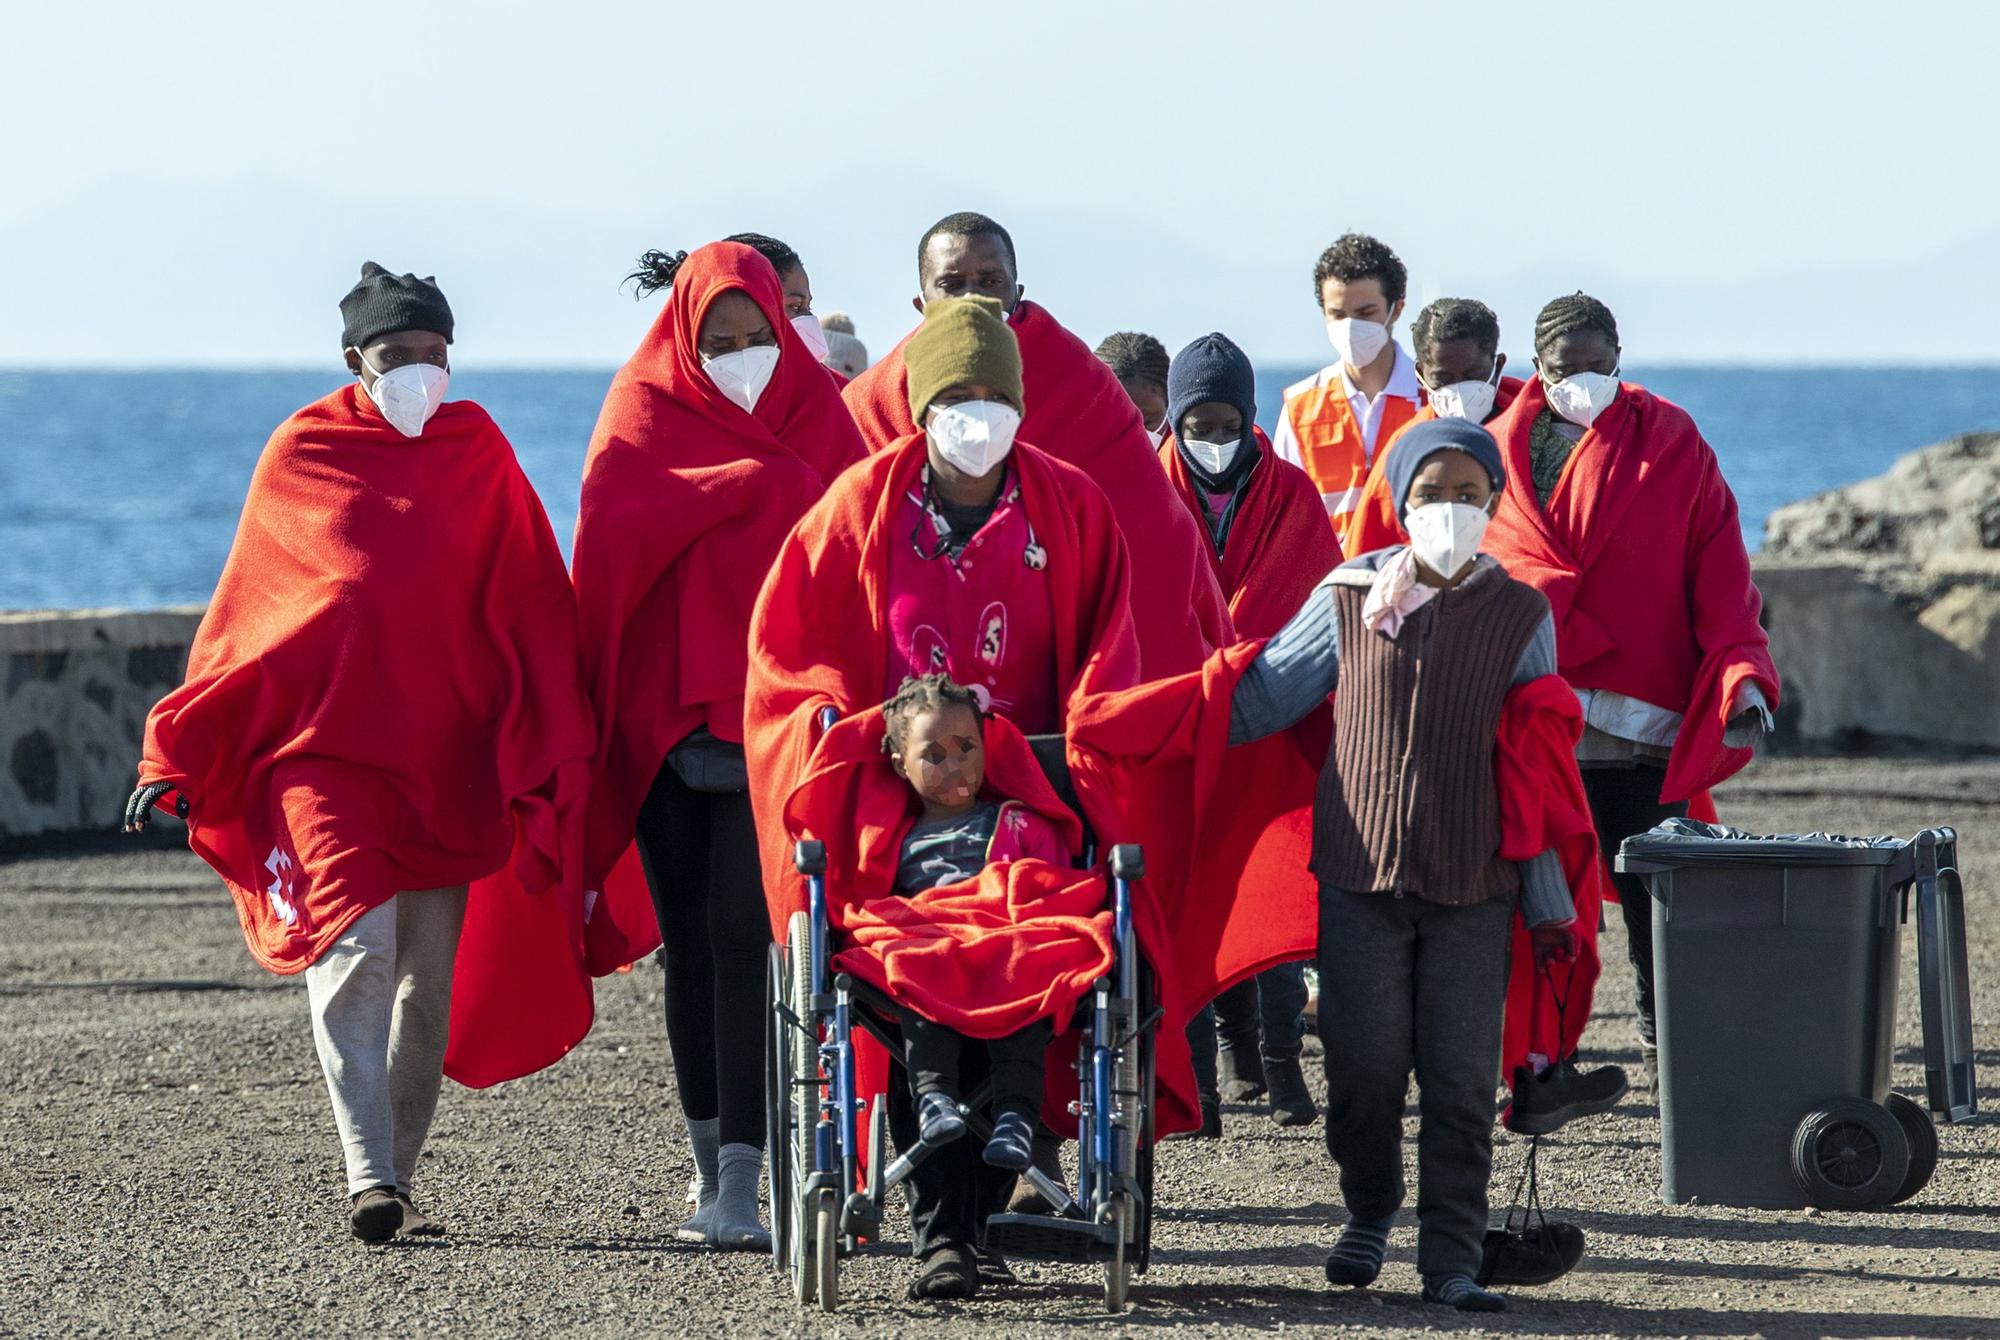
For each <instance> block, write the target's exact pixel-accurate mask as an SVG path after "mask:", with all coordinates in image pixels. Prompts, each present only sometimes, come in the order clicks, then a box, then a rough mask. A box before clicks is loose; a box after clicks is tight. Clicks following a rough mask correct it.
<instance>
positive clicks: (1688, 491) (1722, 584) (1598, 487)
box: [1483, 379, 1778, 802]
mask: <svg viewBox="0 0 2000 1340" xmlns="http://www.w3.org/2000/svg"><path fill="white" fill-rule="evenodd" d="M1546 407H1547V401H1546V399H1545V397H1544V395H1543V392H1542V385H1541V382H1540V380H1539V379H1536V380H1533V381H1530V382H1529V383H1528V384H1527V385H1526V386H1525V387H1523V388H1522V391H1521V394H1520V396H1519V397H1518V398H1517V399H1516V400H1515V401H1514V403H1513V404H1512V405H1511V406H1509V407H1508V409H1507V411H1506V413H1504V414H1502V415H1501V416H1500V417H1499V418H1497V419H1495V420H1494V421H1493V422H1492V423H1491V424H1489V425H1488V427H1489V428H1490V429H1491V430H1492V432H1493V436H1494V437H1495V438H1496V439H1497V440H1498V441H1499V443H1500V449H1501V452H1502V454H1503V455H1504V456H1505V458H1506V462H1507V488H1506V492H1505V493H1504V494H1503V495H1502V496H1501V500H1500V509H1499V511H1498V513H1497V514H1495V516H1494V518H1493V524H1492V525H1491V526H1490V527H1489V528H1488V529H1487V532H1486V542H1485V544H1484V546H1483V548H1484V549H1485V551H1486V552H1487V553H1489V554H1492V555H1493V556H1494V557H1495V558H1497V559H1499V560H1500V561H1501V562H1502V563H1504V564H1506V565H1507V569H1508V571H1510V572H1512V573H1513V574H1514V575H1515V576H1516V577H1518V578H1520V579H1521V580H1522V581H1524V582H1527V583H1528V584H1529V585H1531V586H1533V587H1535V588H1536V589H1537V590H1539V591H1540V592H1541V593H1542V594H1543V595H1545V596H1547V597H1548V599H1549V607H1550V610H1551V612H1552V613H1553V614H1554V616H1555V621H1556V656H1557V660H1558V662H1559V664H1560V667H1561V671H1562V676H1563V678H1564V679H1566V680H1568V681H1569V682H1570V684H1571V685H1573V686H1575V687H1576V688H1580V689H1610V690H1612V691H1614V692H1617V693H1622V694H1626V695H1628V696H1630V697H1634V698H1639V699H1642V700H1644V701H1646V702H1649V703H1652V704H1654V705H1656V706H1659V707H1664V708H1667V709H1669V710H1670V711H1675V712H1683V713H1685V714H1686V720H1685V721H1684V722H1683V724H1682V726H1681V731H1680V735H1679V737H1678V738H1677V739H1676V740H1675V742H1674V751H1673V757H1672V758H1671V760H1669V762H1668V765H1667V776H1666V781H1665V783H1664V785H1663V787H1662V798H1663V799H1665V800H1667V801H1669V802H1672V801H1676V800H1685V799H1687V798H1689V797H1690V796H1693V795H1695V794H1696V793H1697V792H1700V791H1704V790H1707V789H1708V788H1710V787H1712V786H1715V785H1716V784H1717V783H1719V782H1722V781H1724V780H1725V779H1727V778H1728V777H1730V776H1732V775H1734V774H1735V772H1736V771H1737V770H1738V769H1740V768H1741V767H1742V766H1743V765H1744V764H1745V763H1747V762H1749V760H1750V751H1749V750H1747V749H1729V748H1726V747H1725V746H1724V745H1723V743H1722V734H1723V728H1724V726H1725V724H1726V720H1727V716H1728V712H1729V709H1730V707H1731V705H1732V704H1733V703H1734V701H1735V697H1736V692H1737V690H1738V688H1739V687H1740V686H1741V685H1742V684H1743V683H1744V682H1745V681H1750V682H1754V683H1755V684H1757V685H1758V687H1759V688H1760V689H1761V690H1762V691H1763V693H1764V697H1765V698H1766V699H1767V700H1768V701H1769V703H1770V704H1771V705H1772V706H1773V707H1775V706H1776V705H1777V702H1778V672H1777V670H1776V668H1775V667H1774V666H1773V665H1772V664H1771V653H1770V644H1769V639H1768V638H1767V637H1766V636H1765V633H1764V629H1763V627H1762V626H1761V625H1760V624H1759V622H1758V613H1759V611H1760V610H1761V609H1762V607H1763V601H1762V599H1761V598H1760V597H1759V595H1758V593H1757V587H1756V584H1755V583H1754V582H1753V581H1752V580H1751V577H1750V559H1749V555H1748V554H1747V552H1746V551H1745V549H1744V546H1743V533H1742V531H1741V529H1740V528H1739V526H1738V522H1737V516H1736V498H1735V495H1733V494H1732V493H1731V492H1730V491H1729V485H1728V484H1727V483H1726V482H1724V480H1723V478H1722V468H1721V466H1720V465H1719V464H1718V463H1717V461H1716V459H1715V453H1714V451H1712V450H1711V449H1710V448H1709V445H1708V443H1706V442H1704V441H1703V440H1702V437H1701V434H1700V433H1699V432H1698V431H1696V429H1695V426H1694V420H1693V419H1691V418H1689V417H1688V414H1687V411H1685V410H1683V409H1682V408H1681V407H1680V406H1678V405H1675V404H1673V403H1672V402H1670V401H1667V400H1663V399H1661V398H1660V397H1659V396H1656V395H1654V394H1653V393H1652V392H1650V391H1648V390H1646V389H1645V388H1644V387H1642V386H1635V385H1633V384H1632V383H1630V382H1624V383H1621V384H1620V386H1619V391H1618V395H1617V397H1616V398H1615V399H1614V400H1613V401H1612V402H1611V404H1610V406H1609V407H1607V408H1606V409H1605V411H1604V412H1603V413H1602V414H1601V415H1599V416H1598V418H1597V421H1596V422H1595V423H1594V424H1592V425H1591V427H1590V430H1589V431H1588V432H1586V433H1585V434H1584V435H1583V439H1582V441H1580V442H1578V443H1577V444H1576V449H1575V450H1574V451H1573V452H1571V454H1570V457H1569V461H1568V463H1567V464H1566V465H1565V466H1564V468H1563V473H1562V477H1561V478H1560V479H1559V480H1558V481H1557V483H1556V487H1555V491H1554V492H1553V493H1551V494H1550V496H1549V503H1548V507H1547V508H1546V509H1544V508H1543V507H1542V505H1541V504H1540V503H1539V502H1538V501H1537V500H1536V497H1535V486H1534V480H1533V476H1532V475H1531V473H1530V471H1529V463H1528V436H1529V431H1530V430H1531V429H1532V428H1533V426H1534V422H1535V419H1536V416H1538V415H1539V414H1541V412H1542V411H1543V410H1544V409H1545V408H1546Z"/></svg>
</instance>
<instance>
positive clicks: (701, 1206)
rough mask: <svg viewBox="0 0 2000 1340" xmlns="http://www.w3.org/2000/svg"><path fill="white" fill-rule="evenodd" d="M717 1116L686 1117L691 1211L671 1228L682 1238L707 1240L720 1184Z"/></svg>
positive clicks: (684, 1239) (720, 1122)
mask: <svg viewBox="0 0 2000 1340" xmlns="http://www.w3.org/2000/svg"><path fill="white" fill-rule="evenodd" d="M721 1125H722V1119H721V1118H720V1117H710V1118H709V1119H708V1120H706V1121H694V1120H692V1119H690V1120H689V1121H688V1143H689V1144H690V1145H692V1146H693V1148H694V1187H693V1191H694V1214H693V1215H692V1216H691V1217H690V1218H689V1219H688V1221H687V1222H686V1223H684V1224H682V1225H681V1226H680V1227H679V1228H677V1229H675V1230H674V1236H675V1237H677V1238H679V1239H681V1241H683V1242H707V1241H708V1225H709V1223H710V1221H711V1220H712V1219H713V1218H714V1215H715V1197H716V1192H717V1190H718V1189H719V1187H720V1178H719V1176H718V1173H717V1164H718V1162H719V1157H718V1156H719V1148H718V1145H717V1141H718V1140H719V1139H720V1136H719V1134H718V1130H719V1128H720V1127H721Z"/></svg>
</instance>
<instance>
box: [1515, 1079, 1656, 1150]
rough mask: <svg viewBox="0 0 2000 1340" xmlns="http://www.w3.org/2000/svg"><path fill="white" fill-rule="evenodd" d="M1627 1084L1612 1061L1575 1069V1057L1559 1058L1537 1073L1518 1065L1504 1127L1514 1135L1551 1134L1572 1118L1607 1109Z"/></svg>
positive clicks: (1613, 1104)
mask: <svg viewBox="0 0 2000 1340" xmlns="http://www.w3.org/2000/svg"><path fill="white" fill-rule="evenodd" d="M1630 1087H1631V1086H1630V1085H1629V1084H1627V1083H1626V1081H1625V1072H1624V1071H1623V1070H1621V1069H1620V1068H1619V1067H1617V1066H1615V1065H1602V1066H1599V1067H1597V1069H1595V1070H1578V1069H1577V1068H1576V1062H1575V1061H1561V1062H1558V1063H1557V1064H1555V1065H1552V1066H1550V1067H1549V1068H1548V1069H1547V1070H1544V1071H1543V1072H1542V1073H1541V1074H1539V1075H1530V1074H1529V1072H1528V1068H1527V1067H1526V1066H1521V1067H1519V1068H1517V1069H1516V1070H1515V1071H1514V1101H1513V1102H1512V1103H1511V1104H1509V1105H1508V1108H1507V1129H1508V1130H1510V1131H1512V1132H1514V1133H1515V1134H1516V1135H1549V1134H1552V1133H1553V1132H1555V1131H1559V1130H1561V1129H1562V1128H1563V1127H1564V1126H1567V1125H1569V1123H1570V1122H1572V1121H1578V1120H1581V1119H1582V1118H1584V1117H1595V1116H1598V1115H1600V1114H1601V1113H1605V1112H1609V1111H1610V1110H1611V1109H1612V1108H1614V1107H1616V1106H1618V1100H1619V1099H1620V1098H1623V1097H1624V1096H1625V1091H1626V1090H1627V1089H1628V1088H1630Z"/></svg>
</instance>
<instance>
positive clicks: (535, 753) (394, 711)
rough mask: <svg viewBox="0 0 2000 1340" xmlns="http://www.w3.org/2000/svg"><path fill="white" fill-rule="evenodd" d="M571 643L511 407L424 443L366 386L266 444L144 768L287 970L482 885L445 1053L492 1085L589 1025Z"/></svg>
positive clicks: (300, 416)
mask: <svg viewBox="0 0 2000 1340" xmlns="http://www.w3.org/2000/svg"><path fill="white" fill-rule="evenodd" d="M576 657H577V637H576V607H575V603H574V600H573V598H572V596H571V593H570V586H569V580H568V577H567V574H565V573H564V571H563V566H562V555H561V552H560V551H559V550H558V549H557V548H556V543H555V537H554V536H553V535H552V534H551V533H550V531H549V523H548V518H547V517H546V515H544V513H543V511H542V506H541V503H540V501H539V500H538V499H537V498H536V497H535V494H534V491H533V489H531V488H530V487H529V485H528V481H527V479H526V477H525V476H524V475H523V474H522V473H521V468H520V465H519V464H518V463H517V462H516V461H515V459H514V452H513V448H512V447H511V446H509V444H508V442H507V439H506V438H505V437H503V436H502V435H501V433H500V430H499V429H498V428H497V427H496V426H494V423H493V420H492V419H490V418H488V417H487V415H486V412H485V411H484V410H482V409H480V408H479V407H478V406H477V405H474V404H472V403H470V402H469V401H454V402H451V403H449V404H446V405H443V406H441V407H440V408H439V409H438V412H437V414H436V415H435V416H434V417H433V418H432V419H431V421H430V422H429V423H428V424H427V425H426V426H425V428H424V431H423V434H422V436H420V437H418V438H415V439H410V438H405V437H403V436H402V435H401V434H400V433H398V432H397V431H396V430H395V429H393V428H391V427H390V426H389V425H388V424H387V423H386V422H385V421H384V420H383V418H382V417H381V415H380V413H379V412H377V411H376V409H375V408H374V406H373V404H372V403H371V402H369V401H368V400H367V398H366V396H365V395H363V393H362V392H361V391H360V389H359V388H358V387H357V386H348V387H345V388H343V389H341V390H339V391H336V392H334V393H333V394H332V395H329V396H327V397H326V398H325V399H323V400H320V401H317V402H315V403H314V404H311V405H308V406H307V407H306V408H304V409H302V410H300V411H299V412H298V413H297V414H294V415H293V416H292V417H291V418H290V419H288V420H286V421H285V423H284V424H283V425H282V426H280V427H279V429H278V431H277V432H276V433H275V434H274V435H273V436H272V438H271V441H270V444H269V445H268V446H267V447H265V449H264V454H263V457H262V458H261V459H260V460H259V461H258V463H257V471H256V474H255V476H254V477H253V478H252V480H251V483H250V493H249V496H248V498H247V499H246V500H245V501H244V505H243V517H242V520H241V521H240V523H239V524H238V527H237V532H236V541H235V544H234V546H233V547H232V548H231V550H230V553H229V561H228V563H227V564H226V565H225V566H224V568H223V571H222V577H221V580H220V581H219V582H218V583H217V585H216V589H215V596H214V599H213V600H212V601H211V602H210V603H209V607H208V613H207V615H206V617H205V618H204V619H203V620H202V624H201V631H200V632H199V633H198V634H197V635H196V638H195V644H194V648H193V650H192V652H191V653H190V655H189V660H188V673H187V681H186V683H185V684H183V685H182V686H181V687H180V688H178V689H176V690H174V691H173V692H172V693H170V694H168V695H167V696H166V697H165V698H164V699H162V700H161V701H160V703H159V704H158V705H157V706H156V707H154V709H153V711H152V714H151V716H150V717H148V719H147V722H146V748H145V757H144V760H143V762H142V763H141V764H140V777H141V778H142V779H143V780H147V781H170V782H173V783H175V784H176V785H178V786H180V787H181V788H182V789H183V790H184V791H185V792H186V793H187V795H188V797H189V800H190V803H191V805H192V810H191V812H190V814H189V816H188V841H189V845H190V846H192V847H193V848H194V850H195V851H196V852H197V853H199V854H200V855H201V856H202V857H203V859H205V860H206V861H207V862H208V863H209V864H210V865H211V866H213V867H214V868H215V870H216V872H217V873H218V874H220V875H221V876H222V878H223V880H224V882H225V883H226V884H227V885H228V886H229V890H230V893H231V894H232V895H234V897H235V900H236V910H237V914H238V916H239V918H240V919H241V921H242V924H243V936H244V939H245V940H246V941H247V942H248V944H249V946H250V952H251V954H252V955H253V956H254V957H255V958H256V960H257V961H258V962H259V963H261V964H263V965H264V966H265V967H266V968H269V969H270V970H271V971H273V972H280V973H293V972H298V971H300V970H302V969H304V968H305V967H307V966H308V965H309V964H311V963H312V962H313V960H315V959H316V958H318V957H319V955H320V954H321V953H322V952H323V951H324V950H325V949H326V948H327V947H328V946H329V945H331V944H332V943H333V942H334V941H335V940H336V939H338V938H339V937H340V936H341V934H342V933H344V932H345V931H346V930H347V928H348V927H349V926H350V925H352V924H353V922H354V921H355V920H356V919H357V918H358V917H360V916H361V915H362V914H363V913H364V912H366V911H368V910H369V909H370V908H372V907H376V906H379V905H380V904H382V903H383V902H385V901H387V900H388V899H390V898H392V897H394V896H395V895H396V894H398V893H400V892H404V891H409V890H425V889H437V888H448V887H452V886H456V885H459V884H467V883H471V884H472V885H473V889H472V895H471V899H470V901H469V903H468V904H467V910H466V922H465V928H464V932H463V934H462V936H461V939H460V942H459V949H458V964H457V969H456V975H455V980H454V989H453V993H452V1020H451V1051H450V1053H449V1054H448V1055H447V1057H446V1062H445V1068H446V1070H447V1071H448V1072H449V1073H450V1074H452V1075H453V1076H454V1077H455V1078H457V1079H459V1080H461V1081H462V1082H465V1083H468V1084H474V1085H483V1084H491V1083H496V1082H498V1081H499V1080H502V1079H507V1078H511V1077H513V1076H515V1075H519V1074H524V1073H526V1072H528V1071H530V1070H534V1069H538V1068H539V1067H541V1066H544V1065H547V1064H548V1063H550V1062H551V1061H554V1060H556V1059H557V1058H558V1057H560V1056H561V1055H562V1054H563V1053H564V1052H566V1051H567V1050H568V1049H569V1048H570V1047H571V1046H573V1045H575V1043H576V1042H577V1040H578V1039H580V1038H581V1037H582V1036H583V1034H584V1033H585V1032H586V1031H587V1030H588V1029H589V1026H590V1018H591V1000H590V983H589V979H588V977H587V976H585V974H584V972H583V969H582V935H583V907H582V888H581V883H580V880H579V879H578V878H577V877H576V871H577V869H578V862H577V854H578V853H577V848H578V845H579V842H580V834H581V811H582V801H583V795H584V789H585V785H586V780H587V771H588V768H587V760H588V758H589V756H590V749H591V742H592V738H593V737H592V730H591V720H590V712H589V706H588V703H587V702H586V700H585V697H584V694H583V691H582V686H581V684H580V683H579V682H578V678H577V670H576ZM487 876H495V878H490V879H489V878H483V877H487Z"/></svg>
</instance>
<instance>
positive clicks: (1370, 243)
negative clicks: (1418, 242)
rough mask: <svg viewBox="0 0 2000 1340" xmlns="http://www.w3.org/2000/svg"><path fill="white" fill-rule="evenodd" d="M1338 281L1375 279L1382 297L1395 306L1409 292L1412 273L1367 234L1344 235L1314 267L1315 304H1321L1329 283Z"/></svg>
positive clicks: (1324, 252) (1349, 282) (1320, 257)
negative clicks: (1334, 280)
mask: <svg viewBox="0 0 2000 1340" xmlns="http://www.w3.org/2000/svg"><path fill="white" fill-rule="evenodd" d="M1329 279H1338V280H1339V281H1340V282H1341V283H1343V284H1352V283H1353V282H1354V281H1355V280H1357V279H1373V280H1376V281H1377V282H1379V283H1380V284H1381V285H1382V296H1383V297H1384V298H1386V299H1387V300H1388V301H1389V302H1390V303H1391V304H1392V305H1393V304H1395V303H1399V302H1401V301H1402V300H1403V295H1404V294H1405V293H1407V292H1409V288H1410V272H1409V271H1408V270H1405V269H1404V268H1403V262H1402V261H1400V260H1398V259H1396V253H1395V252H1393V251H1391V250H1389V248H1388V246H1387V245H1386V244H1384V243H1381V242H1378V241H1376V240H1375V239H1374V238H1372V237H1370V236H1368V234H1366V233H1343V234H1342V235H1341V237H1340V240H1339V241H1337V242H1335V243H1334V244H1333V245H1332V246H1330V247H1328V248H1327V249H1326V250H1325V251H1322V252H1321V253H1320V254H1319V264H1317V265H1315V266H1313V305H1314V306H1315V307H1317V306H1318V305H1319V304H1320V301H1321V299H1320V294H1321V292H1322V291H1324V289H1325V288H1326V281H1327V280H1329Z"/></svg>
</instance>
